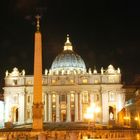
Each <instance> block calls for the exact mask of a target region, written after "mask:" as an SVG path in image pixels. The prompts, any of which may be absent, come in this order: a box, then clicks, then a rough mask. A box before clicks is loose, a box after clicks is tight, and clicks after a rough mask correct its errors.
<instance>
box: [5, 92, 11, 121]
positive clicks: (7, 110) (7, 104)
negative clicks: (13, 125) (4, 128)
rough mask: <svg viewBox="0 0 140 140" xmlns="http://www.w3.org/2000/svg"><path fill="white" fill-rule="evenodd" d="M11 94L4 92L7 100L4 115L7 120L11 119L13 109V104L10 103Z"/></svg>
mask: <svg viewBox="0 0 140 140" xmlns="http://www.w3.org/2000/svg"><path fill="white" fill-rule="evenodd" d="M8 96H9V94H6V93H5V94H4V101H5V107H4V117H5V122H8V121H9V117H10V110H11V108H10V107H11V105H10V100H9V97H8Z"/></svg>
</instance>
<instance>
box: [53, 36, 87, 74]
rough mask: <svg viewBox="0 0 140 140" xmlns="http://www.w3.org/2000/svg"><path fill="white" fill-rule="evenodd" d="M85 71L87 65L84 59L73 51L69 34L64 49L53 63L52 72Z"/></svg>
mask: <svg viewBox="0 0 140 140" xmlns="http://www.w3.org/2000/svg"><path fill="white" fill-rule="evenodd" d="M62 71H63V72H64V73H65V74H66V73H72V72H74V73H83V72H86V66H85V63H84V61H83V59H82V58H81V57H80V56H79V55H78V54H76V53H75V52H74V51H73V47H72V44H71V42H70V41H69V36H67V41H66V42H65V45H64V50H63V52H62V53H61V54H59V55H58V56H57V57H56V58H55V60H54V61H53V63H52V66H51V72H55V73H57V72H62Z"/></svg>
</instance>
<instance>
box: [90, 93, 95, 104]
mask: <svg viewBox="0 0 140 140" xmlns="http://www.w3.org/2000/svg"><path fill="white" fill-rule="evenodd" d="M91 103H94V94H93V92H91V93H90V104H91Z"/></svg>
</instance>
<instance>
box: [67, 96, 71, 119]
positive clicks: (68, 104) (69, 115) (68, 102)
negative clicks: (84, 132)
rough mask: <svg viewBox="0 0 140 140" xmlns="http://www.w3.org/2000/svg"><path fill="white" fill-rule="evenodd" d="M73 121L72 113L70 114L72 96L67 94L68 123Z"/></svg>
mask: <svg viewBox="0 0 140 140" xmlns="http://www.w3.org/2000/svg"><path fill="white" fill-rule="evenodd" d="M70 121H71V113H70V94H69V93H68V94H67V122H70Z"/></svg>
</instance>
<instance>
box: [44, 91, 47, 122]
mask: <svg viewBox="0 0 140 140" xmlns="http://www.w3.org/2000/svg"><path fill="white" fill-rule="evenodd" d="M44 94H45V99H44V102H45V106H44V121H45V122H47V114H48V112H47V111H48V100H47V99H48V98H47V94H46V93H44Z"/></svg>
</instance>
